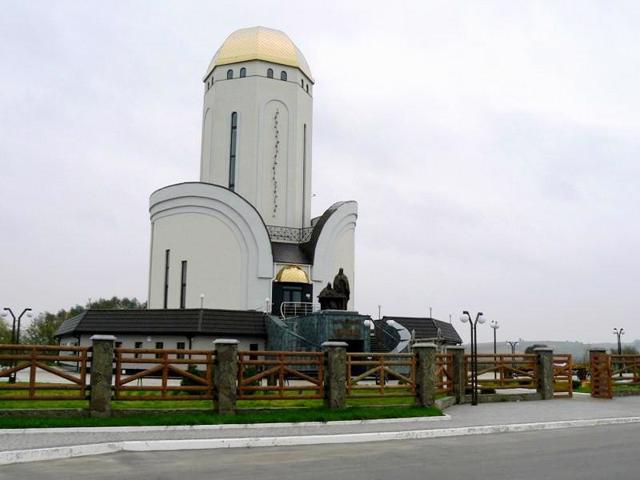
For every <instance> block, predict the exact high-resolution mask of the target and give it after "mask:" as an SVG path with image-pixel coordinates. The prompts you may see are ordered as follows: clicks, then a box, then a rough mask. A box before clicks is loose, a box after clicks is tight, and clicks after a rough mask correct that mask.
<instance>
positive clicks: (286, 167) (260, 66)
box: [200, 27, 313, 228]
mask: <svg viewBox="0 0 640 480" xmlns="http://www.w3.org/2000/svg"><path fill="white" fill-rule="evenodd" d="M204 85H205V94H204V112H203V126H202V156H201V168H200V181H202V182H207V183H214V184H217V185H221V186H224V187H227V188H229V189H230V190H233V191H235V192H236V193H238V194H239V195H241V196H242V197H243V198H244V199H246V200H247V201H248V202H249V203H251V204H252V205H253V206H254V207H256V209H257V210H258V212H259V213H260V215H261V216H262V218H263V219H264V221H265V223H266V224H267V225H273V226H281V227H292V228H303V227H308V226H310V199H311V124H312V107H313V101H312V95H313V78H312V77H311V72H310V69H309V66H308V65H307V62H306V60H305V58H304V56H303V55H302V53H301V52H300V50H298V48H297V47H296V46H295V45H294V44H293V42H292V41H291V40H290V39H289V37H288V36H287V35H286V34H284V33H283V32H280V31H278V30H271V29H268V28H264V27H253V28H245V29H241V30H238V31H236V32H234V33H232V34H231V35H230V36H229V37H228V38H227V39H226V40H225V42H224V43H223V44H222V46H221V47H220V49H219V50H218V51H217V53H216V54H215V56H214V57H213V60H212V61H211V64H210V65H209V68H208V70H207V73H206V75H205V78H204Z"/></svg>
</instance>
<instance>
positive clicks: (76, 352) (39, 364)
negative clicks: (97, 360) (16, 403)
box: [0, 345, 89, 400]
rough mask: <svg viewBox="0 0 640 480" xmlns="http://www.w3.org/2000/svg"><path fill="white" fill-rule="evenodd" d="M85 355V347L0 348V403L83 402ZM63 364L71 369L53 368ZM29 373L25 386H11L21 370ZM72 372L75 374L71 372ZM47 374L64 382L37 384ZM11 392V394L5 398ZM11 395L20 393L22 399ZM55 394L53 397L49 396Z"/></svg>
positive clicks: (1, 346)
mask: <svg viewBox="0 0 640 480" xmlns="http://www.w3.org/2000/svg"><path fill="white" fill-rule="evenodd" d="M88 352H89V349H88V348H86V347H67V346H59V345H0V364H2V365H3V366H2V367H1V368H2V370H0V378H3V377H4V378H7V380H8V381H6V382H0V392H1V396H0V399H1V400H85V399H86V394H87V365H88ZM60 362H65V363H66V364H67V365H68V366H72V368H71V369H68V370H63V369H61V368H59V367H57V366H54V364H59V363H60ZM25 369H29V380H28V382H23V381H21V382H15V383H14V382H12V381H9V380H13V379H15V375H16V374H17V373H18V372H20V371H21V370H25ZM74 370H75V372H74ZM42 372H47V373H49V374H51V375H53V376H54V377H55V378H56V379H61V380H63V381H64V382H59V383H55V382H51V381H48V382H47V381H45V382H42V381H39V377H40V374H41V373H42ZM7 391H10V392H12V393H10V394H5V392H7ZM13 392H23V393H22V394H21V395H16V394H13ZM50 392H54V393H50Z"/></svg>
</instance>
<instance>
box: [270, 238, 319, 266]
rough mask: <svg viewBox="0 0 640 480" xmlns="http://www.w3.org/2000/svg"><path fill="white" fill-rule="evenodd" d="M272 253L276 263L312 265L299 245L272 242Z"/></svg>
mask: <svg viewBox="0 0 640 480" xmlns="http://www.w3.org/2000/svg"><path fill="white" fill-rule="evenodd" d="M271 251H272V252H273V261H274V262H277V263H297V264H303V265H311V261H310V260H309V257H308V256H307V254H306V253H305V251H304V250H302V248H301V247H300V245H299V244H297V243H282V242H271Z"/></svg>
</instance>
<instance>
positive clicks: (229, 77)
mask: <svg viewBox="0 0 640 480" xmlns="http://www.w3.org/2000/svg"><path fill="white" fill-rule="evenodd" d="M232 78H233V70H231V69H229V70H227V80H231V79H232Z"/></svg>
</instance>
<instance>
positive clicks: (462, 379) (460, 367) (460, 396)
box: [447, 346, 467, 404]
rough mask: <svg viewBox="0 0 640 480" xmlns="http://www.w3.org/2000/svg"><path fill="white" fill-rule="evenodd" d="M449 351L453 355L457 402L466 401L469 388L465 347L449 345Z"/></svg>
mask: <svg viewBox="0 0 640 480" xmlns="http://www.w3.org/2000/svg"><path fill="white" fill-rule="evenodd" d="M447 353H450V354H451V355H453V365H452V368H451V370H452V372H453V375H452V377H453V396H454V397H455V399H456V403H457V404H462V403H464V401H465V399H466V395H465V390H466V388H467V372H466V370H465V368H464V347H462V346H460V347H459V346H455V347H454V346H451V347H447Z"/></svg>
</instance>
